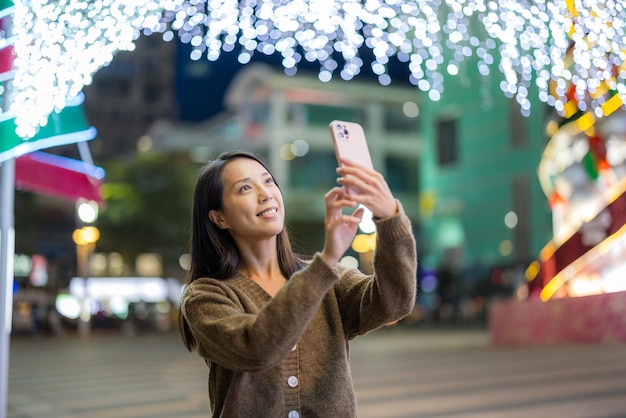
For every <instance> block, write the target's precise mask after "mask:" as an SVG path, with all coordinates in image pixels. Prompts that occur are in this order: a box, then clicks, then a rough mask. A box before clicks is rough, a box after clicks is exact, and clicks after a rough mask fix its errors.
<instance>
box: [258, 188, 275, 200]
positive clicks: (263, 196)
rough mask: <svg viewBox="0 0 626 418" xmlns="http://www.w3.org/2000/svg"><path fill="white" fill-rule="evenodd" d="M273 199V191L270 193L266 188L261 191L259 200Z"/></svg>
mask: <svg viewBox="0 0 626 418" xmlns="http://www.w3.org/2000/svg"><path fill="white" fill-rule="evenodd" d="M271 199H272V194H271V193H268V192H267V191H265V190H262V191H261V193H259V201H260V202H261V203H263V202H267V201H268V200H271Z"/></svg>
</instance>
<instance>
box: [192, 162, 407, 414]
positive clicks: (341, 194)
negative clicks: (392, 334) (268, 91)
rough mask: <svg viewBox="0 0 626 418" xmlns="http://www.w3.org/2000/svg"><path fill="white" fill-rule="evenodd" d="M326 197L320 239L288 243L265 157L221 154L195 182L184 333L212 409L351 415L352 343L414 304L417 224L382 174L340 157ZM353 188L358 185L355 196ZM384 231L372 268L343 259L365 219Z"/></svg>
mask: <svg viewBox="0 0 626 418" xmlns="http://www.w3.org/2000/svg"><path fill="white" fill-rule="evenodd" d="M342 163H343V164H342V165H343V167H341V168H338V169H337V173H338V175H339V178H338V180H337V181H338V183H339V184H340V185H341V186H350V187H351V188H354V189H355V190H356V191H357V193H355V194H352V195H348V194H346V193H345V191H344V188H343V187H334V188H333V189H331V190H330V191H329V192H328V193H327V194H326V196H325V198H324V199H325V206H326V216H325V220H324V224H325V239H324V246H323V249H322V250H321V251H320V252H317V253H315V254H314V255H313V257H310V258H307V259H305V258H303V257H300V256H297V255H296V254H295V253H294V251H293V250H292V247H291V244H290V242H289V238H288V234H287V230H286V228H285V208H284V205H283V198H282V194H281V191H280V189H279V187H278V185H277V184H276V180H275V179H274V177H273V175H272V173H271V172H270V170H269V168H268V167H267V165H266V164H265V162H263V161H262V160H261V159H260V158H259V157H257V156H256V155H253V154H249V153H245V152H231V153H226V154H222V155H221V156H219V157H218V158H216V159H215V160H213V161H212V162H210V163H209V164H208V165H207V167H205V169H204V171H203V173H202V174H201V175H200V177H199V178H198V181H197V183H196V186H195V191H194V197H193V207H192V230H191V270H190V276H189V282H188V284H187V286H186V288H185V291H184V292H183V296H182V300H181V318H180V319H181V320H180V326H181V334H182V337H183V341H184V343H185V345H186V347H187V348H188V349H189V350H190V351H193V350H196V351H197V352H198V354H199V355H200V356H201V357H202V358H203V359H204V360H205V361H206V363H207V365H208V367H209V399H210V406H211V411H212V413H213V416H214V417H272V418H273V417H289V418H297V417H299V416H304V417H355V416H356V414H357V412H356V397H355V393H354V388H353V385H352V378H351V375H350V366H349V358H350V356H349V345H348V341H349V340H351V339H353V338H355V337H356V336H358V335H362V334H365V333H367V332H369V331H371V330H374V329H376V328H379V327H381V326H383V325H385V324H387V323H390V322H392V321H395V320H398V319H400V318H402V317H404V316H406V315H408V314H409V313H410V312H411V310H412V308H413V306H414V303H415V288H416V283H415V280H416V264H417V260H416V250H415V241H414V238H413V235H412V231H411V224H410V221H409V219H408V218H407V216H406V215H405V213H404V211H403V208H402V205H401V204H400V202H398V201H397V200H396V199H395V198H394V196H393V195H392V193H391V191H390V190H389V187H388V185H387V183H386V181H385V179H384V178H383V176H382V175H381V174H379V173H378V172H376V171H374V170H371V169H368V168H365V167H362V166H358V165H356V164H354V163H351V162H350V161H347V160H346V161H342ZM353 193H354V192H353ZM359 204H362V205H364V206H366V207H367V208H368V209H369V210H371V212H372V213H373V215H374V220H375V223H376V227H377V238H376V239H377V242H376V252H375V256H374V273H373V275H365V274H363V273H361V272H360V271H359V270H357V269H353V268H346V267H343V266H341V265H340V264H339V260H340V258H341V257H342V256H343V255H344V253H345V252H346V251H347V249H348V248H349V246H350V244H351V242H352V240H353V238H354V236H355V234H356V231H357V227H358V224H359V222H360V220H361V218H362V216H363V213H364V209H363V208H357V209H356V210H354V211H352V210H350V211H351V212H352V213H350V214H345V213H343V211H342V208H346V207H350V208H355V207H357V205H359Z"/></svg>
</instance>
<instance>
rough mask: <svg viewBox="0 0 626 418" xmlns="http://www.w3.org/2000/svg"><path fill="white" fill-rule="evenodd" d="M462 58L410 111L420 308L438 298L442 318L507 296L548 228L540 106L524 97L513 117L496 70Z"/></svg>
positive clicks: (542, 111)
mask: <svg viewBox="0 0 626 418" xmlns="http://www.w3.org/2000/svg"><path fill="white" fill-rule="evenodd" d="M465 65H466V66H465V67H464V70H462V73H461V74H459V75H458V76H456V77H448V78H447V79H446V87H445V89H446V90H445V92H444V93H443V95H442V97H441V100H439V101H437V102H430V103H428V105H423V106H422V107H421V109H422V111H421V113H420V126H421V127H422V129H421V139H422V147H421V154H420V156H421V158H420V215H421V227H422V237H423V238H424V241H423V243H422V245H424V247H425V248H424V254H425V256H424V258H423V259H422V263H421V268H422V275H423V277H422V294H421V297H422V303H423V305H425V306H430V305H435V304H444V305H447V306H448V311H447V312H446V315H448V316H452V317H459V316H462V312H463V311H464V310H469V311H472V310H474V309H477V307H478V308H480V309H482V308H481V307H480V305H482V304H484V303H486V299H487V298H492V297H494V296H497V297H505V298H508V297H511V296H512V294H513V293H514V292H515V289H516V288H518V287H520V286H523V285H525V282H526V280H525V278H524V272H525V270H526V267H527V266H528V264H529V263H530V262H531V261H532V260H533V259H534V257H535V256H536V254H537V253H538V252H539V251H540V250H541V248H542V247H543V246H544V245H545V243H546V242H547V241H548V240H549V239H550V236H551V213H550V208H549V206H548V204H547V202H546V200H545V197H544V195H543V193H542V189H541V187H540V185H539V182H538V179H537V166H538V164H539V161H540V157H541V153H542V150H543V147H544V144H545V133H544V130H543V127H544V124H545V122H544V118H545V111H546V110H545V104H543V103H541V102H539V100H538V99H537V98H536V97H537V96H535V98H531V101H532V103H533V104H532V108H531V109H530V115H529V116H523V114H522V109H520V107H519V105H518V103H517V102H516V101H515V100H514V99H508V98H507V97H506V96H505V95H504V94H503V93H502V91H501V90H500V88H499V82H500V79H499V77H498V75H497V74H491V75H488V76H482V75H480V74H479V73H478V71H477V70H473V69H472V62H471V60H470V61H468V62H467V63H466V64H465ZM531 95H532V94H529V96H531ZM467 297H471V298H472V300H473V301H474V302H473V303H470V302H468V301H467V300H465V298H467Z"/></svg>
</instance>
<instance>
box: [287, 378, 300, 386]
mask: <svg viewBox="0 0 626 418" xmlns="http://www.w3.org/2000/svg"><path fill="white" fill-rule="evenodd" d="M287 384H288V385H289V386H291V387H292V388H295V387H296V386H298V378H297V377H295V376H289V379H287Z"/></svg>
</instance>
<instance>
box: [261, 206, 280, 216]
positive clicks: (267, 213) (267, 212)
mask: <svg viewBox="0 0 626 418" xmlns="http://www.w3.org/2000/svg"><path fill="white" fill-rule="evenodd" d="M277 212H278V209H277V208H269V209H266V210H264V211H263V212H261V213H259V214H258V215H257V216H270V215H274V214H275V213H277Z"/></svg>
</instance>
